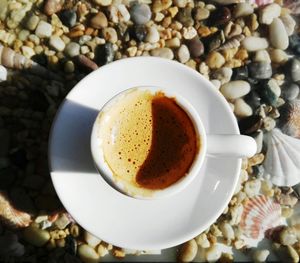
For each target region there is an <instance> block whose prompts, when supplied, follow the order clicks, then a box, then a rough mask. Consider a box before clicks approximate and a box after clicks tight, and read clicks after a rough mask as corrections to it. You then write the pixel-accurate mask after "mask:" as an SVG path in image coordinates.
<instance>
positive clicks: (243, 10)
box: [233, 3, 253, 18]
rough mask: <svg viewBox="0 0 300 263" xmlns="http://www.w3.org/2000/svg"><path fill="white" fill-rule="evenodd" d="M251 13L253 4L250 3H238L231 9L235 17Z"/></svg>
mask: <svg viewBox="0 0 300 263" xmlns="http://www.w3.org/2000/svg"><path fill="white" fill-rule="evenodd" d="M251 14H253V6H252V5H251V4H250V3H238V4H236V6H235V8H234V10H233V15H234V17H236V18H237V17H243V16H248V15H251Z"/></svg>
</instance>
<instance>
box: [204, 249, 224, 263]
mask: <svg viewBox="0 0 300 263" xmlns="http://www.w3.org/2000/svg"><path fill="white" fill-rule="evenodd" d="M221 255H222V250H221V249H219V248H218V245H213V246H211V247H210V248H208V249H207V250H206V253H205V258H206V261H207V262H216V261H217V260H218V259H219V258H220V257H221Z"/></svg>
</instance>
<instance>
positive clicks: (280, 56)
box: [269, 49, 288, 64]
mask: <svg viewBox="0 0 300 263" xmlns="http://www.w3.org/2000/svg"><path fill="white" fill-rule="evenodd" d="M269 54H270V58H271V61H272V62H273V63H277V64H284V63H285V62H287V61H288V55H287V54H286V53H285V51H283V50H281V49H271V50H269Z"/></svg>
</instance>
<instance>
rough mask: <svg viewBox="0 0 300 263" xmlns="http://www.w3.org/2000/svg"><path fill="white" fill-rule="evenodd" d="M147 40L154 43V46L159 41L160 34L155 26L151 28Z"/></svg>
mask: <svg viewBox="0 0 300 263" xmlns="http://www.w3.org/2000/svg"><path fill="white" fill-rule="evenodd" d="M145 40H146V41H147V42H149V43H153V44H154V43H156V42H158V41H159V33H158V30H157V28H156V27H155V26H151V27H150V28H149V29H148V32H147V36H146V39H145Z"/></svg>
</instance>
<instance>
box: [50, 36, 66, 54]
mask: <svg viewBox="0 0 300 263" xmlns="http://www.w3.org/2000/svg"><path fill="white" fill-rule="evenodd" d="M49 45H50V46H51V47H53V48H54V49H55V50H57V51H63V50H64V49H65V47H66V44H65V42H64V41H62V39H61V38H60V37H59V36H51V37H50V40H49Z"/></svg>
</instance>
